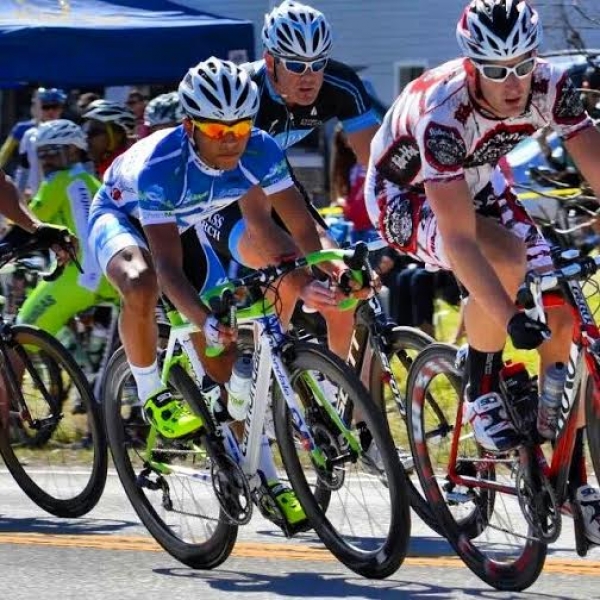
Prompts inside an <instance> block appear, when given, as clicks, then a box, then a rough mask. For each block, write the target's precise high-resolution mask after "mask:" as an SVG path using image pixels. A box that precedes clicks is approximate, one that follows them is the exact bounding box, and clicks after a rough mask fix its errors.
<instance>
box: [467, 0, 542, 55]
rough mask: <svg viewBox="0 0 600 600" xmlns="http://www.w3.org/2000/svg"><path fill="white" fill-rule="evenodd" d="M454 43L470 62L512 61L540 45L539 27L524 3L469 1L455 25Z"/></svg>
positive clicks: (518, 1) (519, 1)
mask: <svg viewBox="0 0 600 600" xmlns="http://www.w3.org/2000/svg"><path fill="white" fill-rule="evenodd" d="M456 39H457V40H458V45H459V46H460V48H461V50H462V52H463V54H464V55H465V56H468V57H469V58H472V59H473V60H478V61H489V60H501V61H502V60H511V59H513V58H516V57H517V56H522V55H523V54H526V53H527V52H531V51H532V50H535V49H536V48H537V47H538V46H539V45H540V43H541V41H542V25H541V23H540V20H539V15H538V13H537V11H535V10H534V9H533V8H531V6H530V5H529V4H528V3H527V2H526V1H525V0H472V1H471V2H470V4H469V5H468V6H467V8H466V9H465V11H464V12H463V14H462V16H461V18H460V20H459V21H458V25H457V26H456Z"/></svg>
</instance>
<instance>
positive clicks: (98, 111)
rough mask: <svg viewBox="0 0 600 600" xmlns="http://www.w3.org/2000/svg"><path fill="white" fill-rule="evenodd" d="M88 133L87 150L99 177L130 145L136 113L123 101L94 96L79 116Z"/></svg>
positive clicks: (84, 129)
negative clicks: (95, 98)
mask: <svg viewBox="0 0 600 600" xmlns="http://www.w3.org/2000/svg"><path fill="white" fill-rule="evenodd" d="M81 118H82V120H83V125H82V127H83V131H84V132H85V134H86V136H87V143H88V153H89V155H90V158H91V159H92V161H93V163H94V168H95V170H96V175H97V176H98V178H99V179H102V178H103V177H104V173H105V172H106V170H107V169H108V167H110V165H111V164H112V162H113V160H115V158H117V156H120V155H121V154H123V152H125V150H127V148H129V146H130V141H129V136H131V135H132V134H133V130H134V128H135V117H134V115H133V113H132V112H131V111H130V110H129V109H128V108H127V107H126V106H124V105H122V104H119V103H118V102H111V101H110V100H94V101H93V102H92V103H91V104H90V105H89V106H88V107H87V109H86V111H85V112H84V113H83V115H82V116H81Z"/></svg>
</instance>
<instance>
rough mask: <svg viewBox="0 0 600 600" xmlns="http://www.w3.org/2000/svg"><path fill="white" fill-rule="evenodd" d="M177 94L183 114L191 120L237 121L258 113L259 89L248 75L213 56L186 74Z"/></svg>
mask: <svg viewBox="0 0 600 600" xmlns="http://www.w3.org/2000/svg"><path fill="white" fill-rule="evenodd" d="M178 93H179V101H180V102H181V106H182V108H183V112H184V113H185V114H186V115H187V116H189V117H192V118H201V119H213V120H215V121H238V120H239V119H247V118H251V117H254V115H256V113H257V112H258V104H259V97H258V86H257V85H256V84H255V83H254V82H253V81H252V79H250V76H249V75H248V73H247V72H246V71H244V70H243V69H240V67H238V66H237V65H236V64H234V63H232V62H230V61H228V60H220V59H218V58H215V57H214V56H211V57H210V58H209V59H208V60H205V61H204V62H201V63H198V64H197V65H196V66H195V67H192V68H191V69H190V70H189V71H188V72H187V73H186V75H185V77H184V78H183V79H182V81H181V83H180V84H179V89H178Z"/></svg>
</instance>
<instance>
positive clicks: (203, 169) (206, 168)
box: [186, 136, 224, 177]
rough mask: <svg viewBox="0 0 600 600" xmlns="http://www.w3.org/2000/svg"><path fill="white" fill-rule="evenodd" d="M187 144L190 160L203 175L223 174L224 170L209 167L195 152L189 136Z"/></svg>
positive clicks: (214, 175) (216, 175)
mask: <svg viewBox="0 0 600 600" xmlns="http://www.w3.org/2000/svg"><path fill="white" fill-rule="evenodd" d="M186 137H187V136H186ZM187 145H188V150H189V155H190V157H191V159H192V162H193V163H194V164H195V165H196V167H197V168H198V169H199V170H200V171H201V172H202V173H204V174H205V175H210V176H211V177H220V176H221V175H223V173H224V171H222V170H221V169H215V168H214V167H210V166H209V165H207V164H206V163H205V162H204V161H203V160H202V159H201V158H200V157H199V156H198V152H196V145H195V144H194V142H193V141H192V140H191V139H190V138H188V139H187Z"/></svg>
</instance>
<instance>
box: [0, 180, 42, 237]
mask: <svg viewBox="0 0 600 600" xmlns="http://www.w3.org/2000/svg"><path fill="white" fill-rule="evenodd" d="M0 213H1V214H3V215H4V216H5V217H6V218H7V219H10V220H11V221H13V223H15V224H17V225H18V226H19V227H21V228H22V229H24V230H25V231H28V232H29V233H33V232H34V231H35V230H36V229H37V228H38V227H39V225H40V221H39V219H38V218H37V217H36V216H35V215H34V214H33V213H32V212H31V211H30V210H29V209H28V208H27V206H25V204H24V203H22V202H21V200H20V198H19V192H18V191H17V188H16V187H15V185H14V184H13V182H12V181H11V180H10V179H8V177H6V175H5V174H4V171H2V170H0Z"/></svg>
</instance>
